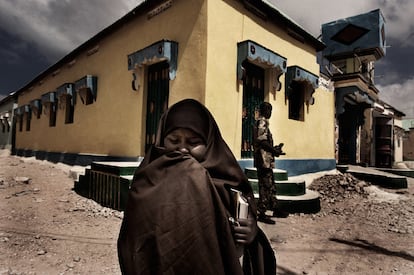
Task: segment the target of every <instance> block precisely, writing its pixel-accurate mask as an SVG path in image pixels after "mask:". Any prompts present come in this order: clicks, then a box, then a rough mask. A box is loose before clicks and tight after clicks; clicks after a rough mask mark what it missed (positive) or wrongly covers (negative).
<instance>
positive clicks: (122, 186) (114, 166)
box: [73, 162, 140, 210]
mask: <svg viewBox="0 0 414 275" xmlns="http://www.w3.org/2000/svg"><path fill="white" fill-rule="evenodd" d="M139 164H140V162H93V163H92V164H91V166H90V167H86V168H85V169H84V173H83V174H82V173H79V174H78V180H77V181H75V187H74V189H75V191H76V192H77V193H79V194H80V195H82V196H84V197H87V198H89V199H92V200H94V201H96V202H97V203H99V204H101V205H102V206H105V207H110V208H113V209H117V210H124V209H125V206H126V201H127V198H128V190H129V188H130V186H131V183H132V179H133V176H134V173H135V170H136V169H137V167H138V166H139ZM73 173H74V174H75V173H76V171H73Z"/></svg>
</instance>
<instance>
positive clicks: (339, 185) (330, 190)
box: [309, 173, 370, 203]
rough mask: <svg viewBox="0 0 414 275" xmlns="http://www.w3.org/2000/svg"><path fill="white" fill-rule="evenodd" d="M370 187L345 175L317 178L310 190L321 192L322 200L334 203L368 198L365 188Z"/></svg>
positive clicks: (347, 174) (351, 176) (349, 175)
mask: <svg viewBox="0 0 414 275" xmlns="http://www.w3.org/2000/svg"><path fill="white" fill-rule="evenodd" d="M369 185H370V183H367V182H365V181H361V180H359V179H357V178H355V177H354V176H353V175H351V174H349V173H345V174H337V175H325V176H323V177H320V178H317V179H315V180H314V181H313V182H312V183H311V185H310V186H309V189H310V190H314V191H317V192H319V194H320V195H321V199H322V200H324V201H327V202H330V203H334V202H337V201H343V200H345V199H349V198H356V197H359V196H362V197H367V196H368V192H367V191H366V190H365V187H367V186H369Z"/></svg>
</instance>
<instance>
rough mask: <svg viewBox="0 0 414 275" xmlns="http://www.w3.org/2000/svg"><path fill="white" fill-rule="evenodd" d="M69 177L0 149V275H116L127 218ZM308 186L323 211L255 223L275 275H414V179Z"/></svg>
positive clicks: (345, 177)
mask: <svg viewBox="0 0 414 275" xmlns="http://www.w3.org/2000/svg"><path fill="white" fill-rule="evenodd" d="M70 169H71V167H70V166H66V165H62V164H53V163H49V162H45V161H38V160H34V159H33V158H19V157H15V156H9V154H8V152H7V151H4V150H3V151H1V150H0V251H1V253H0V275H3V274H120V272H119V267H118V262H117V254H116V239H117V235H118V232H119V226H120V224H121V221H122V216H123V213H122V212H119V211H115V210H112V209H108V208H104V207H101V206H100V205H99V204H96V203H95V202H93V201H91V200H88V199H86V198H83V197H81V196H79V195H78V194H76V193H75V192H74V191H73V190H72V188H73V184H74V180H73V179H72V178H71V177H70V175H71V173H70ZM309 188H310V189H314V190H316V191H318V192H319V193H320V194H321V206H322V209H321V211H320V212H319V213H316V214H309V215H304V214H295V215H290V216H289V217H288V218H284V219H283V218H277V219H276V225H268V224H261V223H260V224H259V226H260V227H261V228H262V229H263V230H264V231H265V233H266V234H267V236H268V238H269V239H270V240H271V244H272V246H273V248H274V249H275V251H276V255H277V261H278V270H277V274H413V273H412V272H413V270H414V180H413V179H409V188H408V189H398V190H388V189H380V188H378V187H376V186H373V185H370V184H369V183H366V182H362V181H359V180H358V179H356V178H354V177H353V176H351V175H349V174H346V173H345V174H341V173H338V172H330V173H327V174H325V175H324V174H321V175H318V176H317V177H315V176H314V180H313V181H312V184H310V186H309Z"/></svg>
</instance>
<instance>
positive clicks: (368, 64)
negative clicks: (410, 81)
mask: <svg viewBox="0 0 414 275" xmlns="http://www.w3.org/2000/svg"><path fill="white" fill-rule="evenodd" d="M322 41H323V42H324V43H325V44H326V48H325V49H324V50H323V51H322V53H321V55H322V56H321V57H320V64H321V71H322V72H323V73H324V74H325V75H329V76H330V79H331V81H333V83H334V84H333V85H334V91H335V119H336V120H335V121H336V125H337V129H338V131H337V141H336V144H337V146H336V148H337V161H338V163H339V164H359V165H366V166H376V167H392V165H393V164H394V163H395V162H396V161H401V160H402V143H401V140H402V136H403V134H402V133H403V132H402V130H401V119H402V117H403V116H405V115H404V114H403V113H402V112H400V111H398V110H397V109H395V108H394V107H392V106H390V105H389V104H387V103H386V102H383V101H382V100H381V93H380V91H379V90H378V89H377V88H376V86H375V82H374V77H375V74H374V73H375V70H374V69H375V62H376V61H377V60H378V59H380V58H383V57H384V56H385V54H386V39H385V20H384V16H383V15H382V13H381V11H380V10H379V9H377V10H373V11H370V12H368V13H364V14H360V15H356V16H352V17H348V18H345V19H339V20H336V21H333V22H329V23H326V24H323V25H322ZM384 92H385V91H384Z"/></svg>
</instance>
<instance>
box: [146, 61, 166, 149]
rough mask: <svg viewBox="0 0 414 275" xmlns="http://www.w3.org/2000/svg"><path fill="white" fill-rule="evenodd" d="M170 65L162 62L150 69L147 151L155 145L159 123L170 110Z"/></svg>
mask: <svg viewBox="0 0 414 275" xmlns="http://www.w3.org/2000/svg"><path fill="white" fill-rule="evenodd" d="M168 70H169V64H168V63H167V62H161V63H157V64H154V65H151V66H149V67H148V95H147V119H146V132H145V151H146V150H147V149H148V148H149V147H150V146H151V145H152V144H154V143H155V136H156V134H157V128H158V122H159V120H160V118H161V115H162V114H163V113H164V112H165V110H167V108H168V95H169V75H168Z"/></svg>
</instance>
